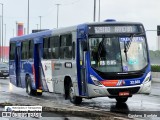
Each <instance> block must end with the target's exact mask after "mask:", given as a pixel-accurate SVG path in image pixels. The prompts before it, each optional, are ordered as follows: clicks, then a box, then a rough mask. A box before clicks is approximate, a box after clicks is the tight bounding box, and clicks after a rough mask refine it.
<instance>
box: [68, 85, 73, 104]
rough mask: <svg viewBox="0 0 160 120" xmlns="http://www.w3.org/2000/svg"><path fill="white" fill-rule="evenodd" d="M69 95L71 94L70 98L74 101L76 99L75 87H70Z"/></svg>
mask: <svg viewBox="0 0 160 120" xmlns="http://www.w3.org/2000/svg"><path fill="white" fill-rule="evenodd" d="M69 96H70V100H71V101H72V102H73V101H74V90H73V87H71V88H70V92H69Z"/></svg>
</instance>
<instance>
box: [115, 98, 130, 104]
mask: <svg viewBox="0 0 160 120" xmlns="http://www.w3.org/2000/svg"><path fill="white" fill-rule="evenodd" d="M127 100H128V97H122V98H121V97H118V98H116V101H117V102H118V103H125V102H126V101H127Z"/></svg>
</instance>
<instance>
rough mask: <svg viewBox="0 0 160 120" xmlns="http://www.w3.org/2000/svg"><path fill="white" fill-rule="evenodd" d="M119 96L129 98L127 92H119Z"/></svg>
mask: <svg viewBox="0 0 160 120" xmlns="http://www.w3.org/2000/svg"><path fill="white" fill-rule="evenodd" d="M119 96H129V92H128V91H126V92H119Z"/></svg>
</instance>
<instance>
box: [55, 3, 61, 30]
mask: <svg viewBox="0 0 160 120" xmlns="http://www.w3.org/2000/svg"><path fill="white" fill-rule="evenodd" d="M56 5H57V28H58V14H59V5H61V4H56Z"/></svg>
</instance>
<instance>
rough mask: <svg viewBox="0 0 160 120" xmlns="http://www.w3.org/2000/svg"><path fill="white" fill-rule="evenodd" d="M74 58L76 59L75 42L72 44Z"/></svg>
mask: <svg viewBox="0 0 160 120" xmlns="http://www.w3.org/2000/svg"><path fill="white" fill-rule="evenodd" d="M72 58H73V59H75V42H73V43H72Z"/></svg>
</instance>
